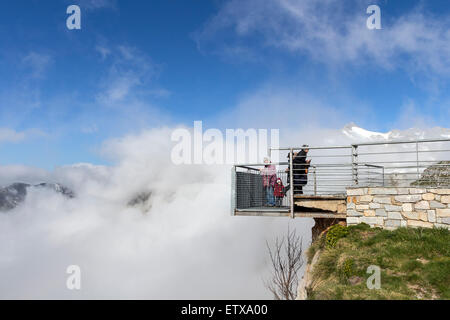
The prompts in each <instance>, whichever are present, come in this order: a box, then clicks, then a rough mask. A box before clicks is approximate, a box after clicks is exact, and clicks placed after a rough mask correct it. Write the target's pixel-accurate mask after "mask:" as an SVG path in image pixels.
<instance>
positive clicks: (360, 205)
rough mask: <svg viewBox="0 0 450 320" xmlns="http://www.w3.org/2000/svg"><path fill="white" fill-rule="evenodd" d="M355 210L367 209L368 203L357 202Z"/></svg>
mask: <svg viewBox="0 0 450 320" xmlns="http://www.w3.org/2000/svg"><path fill="white" fill-rule="evenodd" d="M356 210H369V205H368V204H357V205H356Z"/></svg>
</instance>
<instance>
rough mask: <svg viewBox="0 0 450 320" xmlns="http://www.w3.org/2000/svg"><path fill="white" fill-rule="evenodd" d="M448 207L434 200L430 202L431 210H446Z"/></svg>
mask: <svg viewBox="0 0 450 320" xmlns="http://www.w3.org/2000/svg"><path fill="white" fill-rule="evenodd" d="M446 207H447V206H446V205H445V204H442V203H440V202H438V201H434V200H432V201H430V209H438V208H439V209H444V208H446Z"/></svg>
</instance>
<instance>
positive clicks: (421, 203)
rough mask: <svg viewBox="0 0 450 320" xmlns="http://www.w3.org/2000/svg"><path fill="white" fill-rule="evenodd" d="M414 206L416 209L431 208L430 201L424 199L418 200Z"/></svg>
mask: <svg viewBox="0 0 450 320" xmlns="http://www.w3.org/2000/svg"><path fill="white" fill-rule="evenodd" d="M414 208H415V209H416V210H428V209H430V203H429V202H428V201H425V200H422V201H419V202H417V203H416V204H415V205H414Z"/></svg>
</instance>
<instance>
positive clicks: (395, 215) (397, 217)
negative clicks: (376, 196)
mask: <svg viewBox="0 0 450 320" xmlns="http://www.w3.org/2000/svg"><path fill="white" fill-rule="evenodd" d="M388 219H393V220H403V217H402V215H401V214H400V212H388ZM399 225H400V223H399Z"/></svg>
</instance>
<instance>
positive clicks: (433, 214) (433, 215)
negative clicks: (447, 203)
mask: <svg viewBox="0 0 450 320" xmlns="http://www.w3.org/2000/svg"><path fill="white" fill-rule="evenodd" d="M427 214H428V221H430V222H436V211H434V210H428V211H427Z"/></svg>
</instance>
